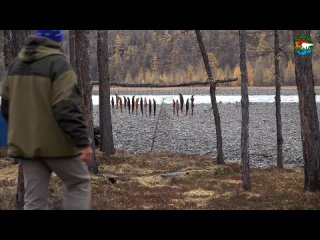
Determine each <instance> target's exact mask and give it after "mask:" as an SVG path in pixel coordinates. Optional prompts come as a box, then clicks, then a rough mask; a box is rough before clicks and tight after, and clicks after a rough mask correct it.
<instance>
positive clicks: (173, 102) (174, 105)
mask: <svg viewBox="0 0 320 240" xmlns="http://www.w3.org/2000/svg"><path fill="white" fill-rule="evenodd" d="M172 109H173V115H175V114H176V102H175V101H174V99H172Z"/></svg>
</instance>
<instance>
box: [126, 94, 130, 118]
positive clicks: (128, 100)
mask: <svg viewBox="0 0 320 240" xmlns="http://www.w3.org/2000/svg"><path fill="white" fill-rule="evenodd" d="M127 103H128V110H129V114H130V99H129V97H128V98H127Z"/></svg>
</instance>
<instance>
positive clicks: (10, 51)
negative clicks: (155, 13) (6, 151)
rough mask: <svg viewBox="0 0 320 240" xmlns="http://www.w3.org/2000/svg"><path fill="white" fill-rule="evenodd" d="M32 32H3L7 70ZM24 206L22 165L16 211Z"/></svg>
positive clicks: (19, 172) (20, 167)
mask: <svg viewBox="0 0 320 240" xmlns="http://www.w3.org/2000/svg"><path fill="white" fill-rule="evenodd" d="M31 33H32V31H31V30H3V40H4V46H3V53H4V63H5V68H7V67H8V66H9V65H10V63H11V62H12V61H13V60H14V58H15V57H16V56H17V55H18V53H19V51H20V50H21V48H22V45H23V42H24V40H25V38H26V37H27V36H28V35H29V34H31ZM23 206H24V177H23V170H22V166H21V164H19V171H18V185H17V193H16V209H18V210H22V209H23Z"/></svg>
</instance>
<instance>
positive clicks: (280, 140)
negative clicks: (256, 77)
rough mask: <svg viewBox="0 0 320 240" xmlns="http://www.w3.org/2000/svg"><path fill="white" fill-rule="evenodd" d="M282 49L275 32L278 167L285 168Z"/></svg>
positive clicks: (277, 34)
mask: <svg viewBox="0 0 320 240" xmlns="http://www.w3.org/2000/svg"><path fill="white" fill-rule="evenodd" d="M279 59H280V47H279V30H274V69H275V77H276V97H275V102H276V121H277V166H278V168H283V163H282V162H283V161H282V160H283V155H282V144H283V138H282V122H281V98H280V95H281V79H280V68H279Z"/></svg>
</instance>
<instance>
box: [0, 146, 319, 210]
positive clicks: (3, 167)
mask: <svg viewBox="0 0 320 240" xmlns="http://www.w3.org/2000/svg"><path fill="white" fill-rule="evenodd" d="M97 157H98V161H99V164H100V175H99V176H92V186H93V196H92V198H93V199H92V200H93V202H92V204H93V209H320V193H304V192H303V169H301V168H298V169H295V170H278V169H276V168H270V169H251V180H252V190H251V191H250V192H244V191H243V190H242V181H241V167H240V166H239V165H238V164H230V163H228V164H226V165H224V166H219V165H217V164H215V163H214V159H212V158H209V157H204V156H197V155H181V154H179V155H178V154H171V153H149V154H135V155H132V154H128V153H127V152H125V151H118V152H117V154H116V155H114V156H112V157H105V156H103V155H102V154H101V153H99V152H98V153H97ZM176 171H181V172H183V173H184V174H183V175H180V176H176V177H166V178H163V177H162V176H160V175H161V174H163V173H169V172H176ZM16 176H17V165H13V164H11V163H10V162H9V161H8V160H4V159H1V160H0V209H14V200H15V191H16V181H17V179H16ZM109 177H113V178H114V179H116V181H117V182H116V183H115V184H112V183H111V182H110V181H109ZM63 191H64V186H63V183H62V182H61V181H60V180H59V179H58V178H57V177H55V176H54V177H53V178H52V180H51V185H50V189H49V192H50V209H60V208H61V199H62V194H63Z"/></svg>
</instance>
